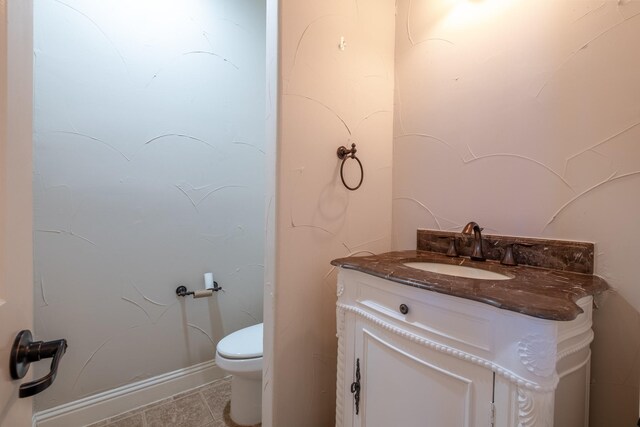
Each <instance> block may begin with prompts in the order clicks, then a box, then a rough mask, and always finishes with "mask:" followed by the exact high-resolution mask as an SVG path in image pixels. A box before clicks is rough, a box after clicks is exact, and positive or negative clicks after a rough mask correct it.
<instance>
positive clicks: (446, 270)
mask: <svg viewBox="0 0 640 427" xmlns="http://www.w3.org/2000/svg"><path fill="white" fill-rule="evenodd" d="M404 265H406V266H407V267H411V268H416V269H418V270H423V271H429V272H431V273H438V274H446V275H447V276H457V277H466V278H469V279H480V280H509V279H513V277H510V276H507V275H505V274H500V273H496V272H493V271H489V270H483V269H481V268H473V267H465V266H462V265H455V264H441V263H439V262H407V263H405V264H404Z"/></svg>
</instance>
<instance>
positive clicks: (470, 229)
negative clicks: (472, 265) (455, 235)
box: [462, 221, 486, 261]
mask: <svg viewBox="0 0 640 427" xmlns="http://www.w3.org/2000/svg"><path fill="white" fill-rule="evenodd" d="M481 231H482V228H480V226H479V225H478V224H476V223H475V222H473V221H471V222H470V223H469V224H467V225H465V226H464V228H463V229H462V234H471V233H473V252H471V259H472V260H474V261H485V260H486V258H485V257H484V253H483V252H482V233H481Z"/></svg>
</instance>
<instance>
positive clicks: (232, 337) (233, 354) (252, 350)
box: [216, 323, 263, 360]
mask: <svg viewBox="0 0 640 427" xmlns="http://www.w3.org/2000/svg"><path fill="white" fill-rule="evenodd" d="M262 330H263V325H262V323H259V324H257V325H253V326H249V327H247V328H244V329H240V330H239V331H236V332H234V333H232V334H229V335H227V336H226V337H224V338H222V339H221V340H220V342H218V345H217V346H216V352H217V353H218V354H219V355H220V356H222V357H224V358H225V359H239V360H245V359H255V358H261V357H262Z"/></svg>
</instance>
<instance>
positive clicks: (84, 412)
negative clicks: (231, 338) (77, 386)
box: [34, 361, 226, 427]
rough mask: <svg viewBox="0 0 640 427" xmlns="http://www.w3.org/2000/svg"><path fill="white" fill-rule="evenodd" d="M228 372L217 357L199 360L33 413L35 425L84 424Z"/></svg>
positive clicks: (47, 426) (62, 426)
mask: <svg viewBox="0 0 640 427" xmlns="http://www.w3.org/2000/svg"><path fill="white" fill-rule="evenodd" d="M225 375H226V374H225V372H224V371H223V370H222V369H220V368H219V367H218V366H216V364H215V362H214V361H208V362H204V363H200V364H198V365H193V366H190V367H188V368H184V369H178V370H177V371H173V372H168V373H166V374H162V375H158V376H156V377H153V378H148V379H146V380H142V381H138V382H135V383H132V384H127V385H124V386H122V387H118V388H115V389H112V390H108V391H105V392H102V393H98V394H94V395H93V396H88V397H85V398H83V399H80V400H76V401H74V402H69V403H65V404H64V405H60V406H56V407H55V408H51V409H47V410H45V411H42V412H38V413H36V414H35V415H34V426H37V427H69V426H85V425H88V424H92V423H95V422H98V421H100V420H104V419H105V418H110V417H113V416H115V415H118V414H121V413H123V412H127V411H131V410H133V409H136V408H138V407H140V406H144V405H148V404H150V403H153V402H157V401H158V400H162V399H165V398H167V397H171V396H173V395H175V394H177V393H180V392H183V391H186V390H189V389H192V388H195V387H199V386H201V385H204V384H207V383H209V382H211V381H215V380H217V379H220V378H223V377H224V376H225Z"/></svg>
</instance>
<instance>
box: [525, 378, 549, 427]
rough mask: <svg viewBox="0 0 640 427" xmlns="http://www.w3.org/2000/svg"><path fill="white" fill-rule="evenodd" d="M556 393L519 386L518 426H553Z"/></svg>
mask: <svg viewBox="0 0 640 427" xmlns="http://www.w3.org/2000/svg"><path fill="white" fill-rule="evenodd" d="M554 403H555V402H554V393H553V392H545V393H537V392H535V391H532V390H526V389H523V388H521V387H518V427H553V408H554Z"/></svg>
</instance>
